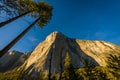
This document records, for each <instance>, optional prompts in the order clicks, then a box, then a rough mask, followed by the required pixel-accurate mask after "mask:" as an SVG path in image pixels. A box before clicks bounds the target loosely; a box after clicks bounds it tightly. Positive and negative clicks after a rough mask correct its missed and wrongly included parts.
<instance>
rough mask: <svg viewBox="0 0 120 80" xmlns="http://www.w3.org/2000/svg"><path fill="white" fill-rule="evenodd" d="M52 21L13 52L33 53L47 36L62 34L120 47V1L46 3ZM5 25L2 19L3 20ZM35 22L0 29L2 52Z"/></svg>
mask: <svg viewBox="0 0 120 80" xmlns="http://www.w3.org/2000/svg"><path fill="white" fill-rule="evenodd" d="M47 2H48V3H50V4H51V5H52V6H53V7H54V10H53V17H52V20H51V21H50V23H49V24H48V25H47V26H45V27H44V28H43V29H40V28H39V27H38V26H34V27H33V28H32V29H31V30H30V31H29V32H28V33H27V34H26V35H25V36H24V37H23V38H22V39H21V40H20V41H19V42H18V43H17V44H16V45H15V46H14V47H13V48H12V49H11V50H18V51H22V52H29V51H32V50H33V49H34V48H35V47H36V46H37V45H38V44H39V43H40V42H41V41H43V40H44V39H45V38H46V36H47V35H48V34H50V33H51V32H53V31H60V32H62V33H63V34H65V35H66V36H68V37H71V38H77V39H85V40H104V41H107V42H112V43H114V44H117V45H120V0H47ZM0 20H1V21H2V19H0ZM25 20H27V21H29V22H32V21H34V20H33V19H30V18H22V19H19V20H16V21H15V22H13V23H11V24H9V25H6V26H5V27H4V28H0V49H2V48H3V47H4V46H5V45H6V44H8V43H9V42H10V41H11V40H13V39H14V38H15V36H17V35H18V34H19V33H20V32H21V31H23V30H24V29H25V28H26V27H27V26H28V25H29V23H28V22H25Z"/></svg>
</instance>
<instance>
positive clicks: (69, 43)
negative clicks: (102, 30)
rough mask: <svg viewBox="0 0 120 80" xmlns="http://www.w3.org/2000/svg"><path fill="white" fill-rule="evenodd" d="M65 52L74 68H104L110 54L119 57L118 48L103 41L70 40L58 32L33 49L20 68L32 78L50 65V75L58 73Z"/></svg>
mask: <svg viewBox="0 0 120 80" xmlns="http://www.w3.org/2000/svg"><path fill="white" fill-rule="evenodd" d="M67 52H68V53H69V54H70V58H71V61H72V64H73V66H74V68H81V67H85V66H86V65H87V64H88V65H90V66H97V65H100V66H106V60H107V57H108V56H109V55H110V54H115V55H120V47H119V46H116V45H114V44H111V43H108V42H104V41H90V40H78V39H71V38H68V37H66V36H65V35H63V34H62V33H60V32H53V33H51V34H50V35H49V36H48V37H47V38H46V39H45V40H44V41H43V42H41V43H40V44H39V45H38V46H37V47H36V48H35V50H34V51H33V52H32V53H31V55H30V56H29V58H28V59H27V60H26V61H25V63H24V64H23V65H22V66H25V72H26V73H28V74H31V75H33V76H34V75H36V74H37V73H39V71H40V70H45V71H48V70H49V66H50V65H51V72H52V73H53V72H54V71H56V72H60V63H61V61H62V66H64V60H65V55H66V53H67ZM61 56H62V57H61ZM86 62H87V63H86Z"/></svg>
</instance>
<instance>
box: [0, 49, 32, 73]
mask: <svg viewBox="0 0 120 80" xmlns="http://www.w3.org/2000/svg"><path fill="white" fill-rule="evenodd" d="M29 55H30V54H28V53H26V54H23V53H21V52H18V51H11V52H7V53H6V54H5V55H4V56H3V57H2V58H0V72H5V71H7V70H10V69H14V68H16V67H19V66H20V65H22V64H23V63H24V61H25V60H26V59H27V58H28V56H29Z"/></svg>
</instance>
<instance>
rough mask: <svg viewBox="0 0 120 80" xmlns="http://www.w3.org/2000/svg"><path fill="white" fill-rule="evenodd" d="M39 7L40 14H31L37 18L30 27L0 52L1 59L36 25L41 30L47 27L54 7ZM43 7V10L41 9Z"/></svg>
mask: <svg viewBox="0 0 120 80" xmlns="http://www.w3.org/2000/svg"><path fill="white" fill-rule="evenodd" d="M38 4H39V5H37V7H38V8H39V10H37V11H39V12H34V13H35V15H33V14H31V15H32V16H33V17H35V18H37V19H36V20H35V21H34V22H33V23H32V24H31V25H29V26H28V28H27V29H25V30H24V31H23V32H22V33H21V34H20V35H18V36H17V37H16V38H15V39H14V40H13V41H11V42H10V43H9V44H8V45H7V46H6V47H5V48H3V49H2V50H1V51H0V57H2V56H3V55H4V54H5V53H6V52H7V51H8V50H9V49H10V48H11V47H13V46H14V45H15V44H16V43H17V41H19V40H20V39H21V38H22V37H23V36H24V35H25V34H26V33H27V32H28V31H29V30H30V29H31V28H32V27H33V26H34V25H35V24H38V26H40V27H41V28H42V27H43V26H45V25H46V24H47V23H48V22H49V20H50V19H51V16H52V9H53V8H52V6H50V5H48V4H46V3H42V4H41V3H38ZM41 5H42V8H41Z"/></svg>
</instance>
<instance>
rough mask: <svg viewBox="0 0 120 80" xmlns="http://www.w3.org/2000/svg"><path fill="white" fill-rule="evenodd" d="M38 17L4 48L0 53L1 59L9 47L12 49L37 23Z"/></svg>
mask: <svg viewBox="0 0 120 80" xmlns="http://www.w3.org/2000/svg"><path fill="white" fill-rule="evenodd" d="M39 19H40V17H39V18H38V19H36V20H35V21H34V22H33V23H32V24H31V25H30V26H28V28H26V29H25V30H24V31H23V32H22V33H21V34H19V35H18V36H17V37H16V38H15V39H14V40H13V41H11V42H10V43H9V44H8V45H7V46H6V47H5V48H3V49H2V50H1V51H0V57H2V56H3V55H4V54H5V53H6V52H7V51H8V50H9V49H10V48H11V47H13V46H14V45H15V44H16V43H17V42H18V41H19V40H20V39H21V38H22V37H23V36H24V35H25V34H26V33H27V32H28V31H29V30H30V29H31V28H32V27H33V26H34V25H35V24H36V23H37V22H38V21H39Z"/></svg>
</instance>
